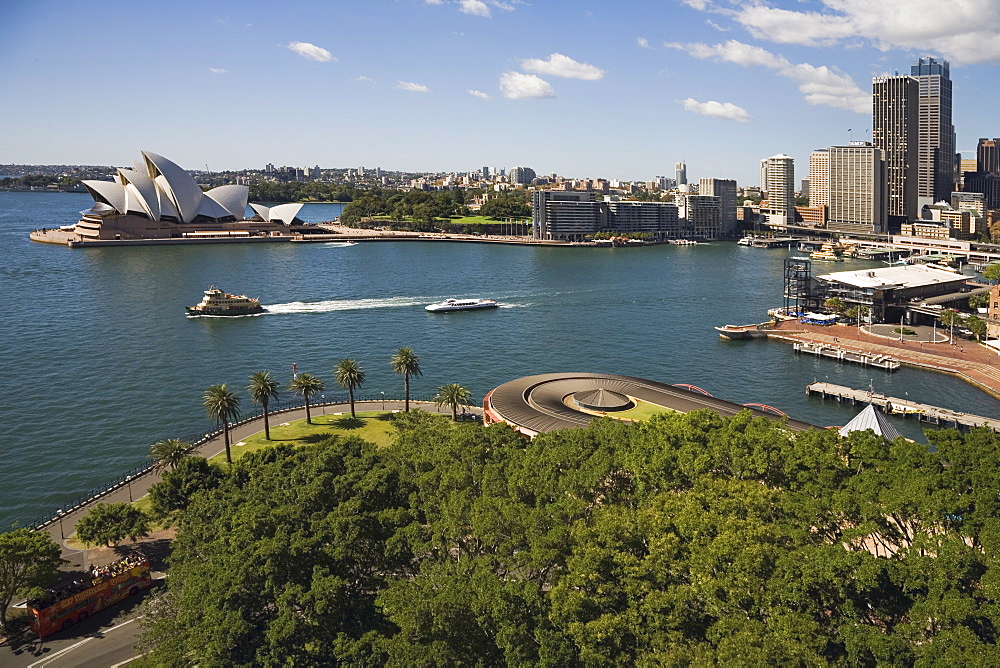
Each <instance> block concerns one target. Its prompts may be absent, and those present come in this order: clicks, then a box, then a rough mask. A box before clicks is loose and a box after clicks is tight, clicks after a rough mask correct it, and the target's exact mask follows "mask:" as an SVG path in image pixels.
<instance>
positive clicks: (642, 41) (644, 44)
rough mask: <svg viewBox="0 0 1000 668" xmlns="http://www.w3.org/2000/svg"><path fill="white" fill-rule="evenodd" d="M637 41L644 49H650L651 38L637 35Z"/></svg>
mask: <svg viewBox="0 0 1000 668" xmlns="http://www.w3.org/2000/svg"><path fill="white" fill-rule="evenodd" d="M635 43H636V44H638V45H639V46H641V47H642V48H644V49H648V48H649V40H648V39H646V38H645V37H636V38H635Z"/></svg>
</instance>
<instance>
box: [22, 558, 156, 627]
mask: <svg viewBox="0 0 1000 668" xmlns="http://www.w3.org/2000/svg"><path fill="white" fill-rule="evenodd" d="M151 584H153V579H152V577H151V576H150V571H149V559H147V558H146V556H145V555H143V554H142V553H140V552H133V553H132V554H129V555H128V556H126V557H125V558H124V559H119V560H118V561H116V562H114V563H113V564H110V565H108V566H106V567H104V568H99V569H98V568H95V569H94V570H92V571H91V573H90V574H89V576H87V577H86V578H85V579H83V580H76V581H75V582H70V583H67V584H65V585H63V586H61V587H56V588H53V589H50V590H49V592H48V595H47V596H45V597H44V598H40V599H32V600H30V601H28V614H29V615H30V616H31V620H30V626H31V630H32V631H34V632H35V633H36V634H38V637H40V638H44V637H45V636H47V635H51V634H53V633H55V632H56V631H60V630H62V629H68V628H69V627H71V626H73V624H75V623H77V622H82V621H83V620H85V619H86V618H87V617H89V616H91V615H92V614H94V613H95V612H98V611H100V610H103V609H104V608H106V607H108V606H109V605H114V604H115V603H118V602H119V601H122V600H124V599H126V598H128V597H129V596H134V595H135V594H138V593H139V592H140V591H141V590H143V589H146V588H147V587H149V586H150V585H151Z"/></svg>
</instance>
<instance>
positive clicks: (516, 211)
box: [479, 192, 531, 220]
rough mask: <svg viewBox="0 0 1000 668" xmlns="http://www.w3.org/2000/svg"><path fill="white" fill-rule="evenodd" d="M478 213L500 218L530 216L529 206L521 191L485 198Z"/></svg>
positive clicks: (496, 218)
mask: <svg viewBox="0 0 1000 668" xmlns="http://www.w3.org/2000/svg"><path fill="white" fill-rule="evenodd" d="M479 215H481V216H486V217H488V218H492V219H494V220H500V219H503V218H530V217H531V207H530V206H529V205H528V202H527V199H526V195H525V194H524V193H523V192H522V193H513V192H510V193H501V194H499V195H496V196H494V197H491V198H490V199H488V200H486V201H485V202H484V203H483V205H482V206H481V207H480V208H479Z"/></svg>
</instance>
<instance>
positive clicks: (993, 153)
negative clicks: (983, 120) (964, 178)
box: [976, 139, 1000, 174]
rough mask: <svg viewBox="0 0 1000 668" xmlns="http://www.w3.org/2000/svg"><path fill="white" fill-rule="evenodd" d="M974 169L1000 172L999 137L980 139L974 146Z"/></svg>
mask: <svg viewBox="0 0 1000 668" xmlns="http://www.w3.org/2000/svg"><path fill="white" fill-rule="evenodd" d="M976 171H977V172H980V173H984V174H1000V139H980V140H979V146H977V147H976Z"/></svg>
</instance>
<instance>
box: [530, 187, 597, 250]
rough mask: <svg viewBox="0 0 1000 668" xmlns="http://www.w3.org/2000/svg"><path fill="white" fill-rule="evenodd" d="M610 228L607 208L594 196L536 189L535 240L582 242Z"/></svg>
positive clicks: (533, 205)
mask: <svg viewBox="0 0 1000 668" xmlns="http://www.w3.org/2000/svg"><path fill="white" fill-rule="evenodd" d="M606 225H607V209H606V207H605V206H604V203H603V202H596V201H595V197H594V193H590V192H581V191H573V190H533V191H532V192H531V229H532V237H533V238H535V239H548V240H563V241H582V240H583V237H585V236H586V235H588V234H593V233H594V232H597V231H598V230H601V229H603V228H604V227H605V226H606Z"/></svg>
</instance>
